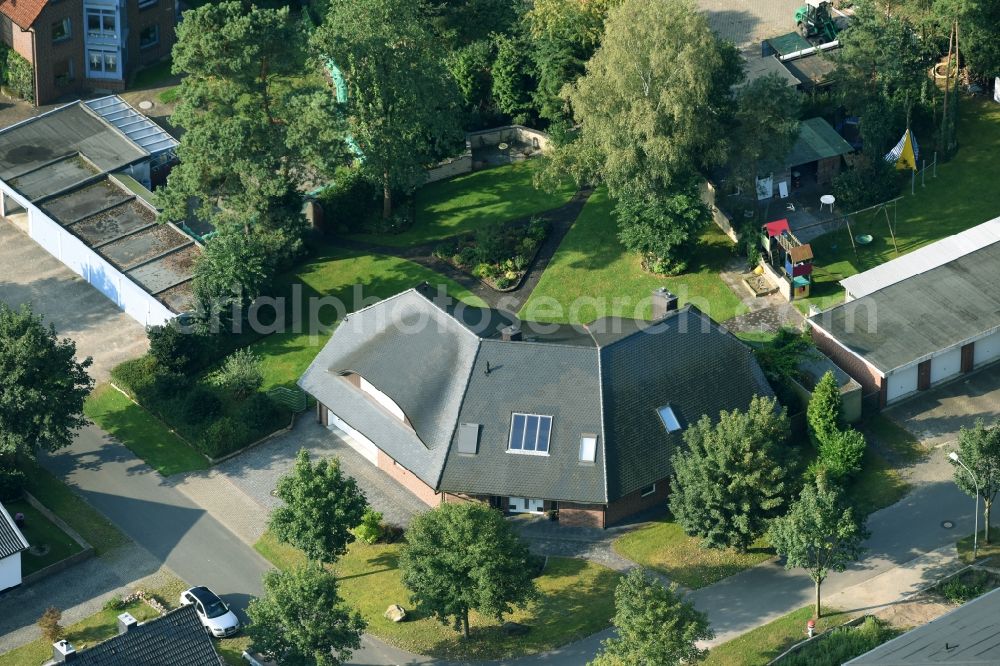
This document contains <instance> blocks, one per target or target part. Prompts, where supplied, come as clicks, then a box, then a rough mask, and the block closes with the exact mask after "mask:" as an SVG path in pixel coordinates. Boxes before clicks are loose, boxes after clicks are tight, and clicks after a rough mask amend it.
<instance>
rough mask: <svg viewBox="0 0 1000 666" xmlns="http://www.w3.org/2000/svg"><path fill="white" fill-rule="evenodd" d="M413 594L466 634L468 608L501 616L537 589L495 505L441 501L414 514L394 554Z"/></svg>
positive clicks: (520, 545)
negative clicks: (396, 555)
mask: <svg viewBox="0 0 1000 666" xmlns="http://www.w3.org/2000/svg"><path fill="white" fill-rule="evenodd" d="M399 568H400V571H401V572H402V577H403V584H404V585H406V587H407V588H408V589H409V590H410V593H411V595H412V599H413V600H414V601H415V602H416V603H417V604H418V605H419V607H420V608H423V609H425V610H426V611H427V612H429V613H431V614H432V615H433V616H434V617H436V618H438V619H439V620H440V621H441V622H448V621H451V622H452V623H453V626H454V627H455V629H456V630H458V629H460V630H461V631H462V634H463V635H464V636H465V637H466V638H468V637H469V611H470V610H474V611H476V612H478V613H480V614H482V615H487V616H490V617H494V618H496V619H497V621H499V620H501V619H502V618H503V616H504V615H505V614H508V613H511V612H512V611H513V610H514V607H515V606H516V607H524V605H525V604H527V603H528V602H529V601H531V600H532V599H534V598H535V597H536V596H537V594H538V591H537V589H536V587H535V583H534V581H533V580H532V566H531V557H530V555H529V553H528V547H527V545H525V543H524V542H523V541H522V540H521V538H520V537H519V536H518V535H517V534H516V533H515V532H514V530H513V528H512V527H511V525H510V523H508V522H507V521H506V520H505V519H504V517H503V516H502V515H500V513H499V512H498V511H496V510H495V509H492V508H490V507H488V506H485V505H483V504H478V503H467V504H442V505H441V506H439V507H438V508H436V509H434V510H432V511H428V512H426V513H423V514H421V515H419V516H417V517H416V518H415V519H414V520H413V522H412V523H411V524H410V528H409V529H408V530H407V531H406V545H405V546H404V547H403V550H402V552H401V553H400V556H399Z"/></svg>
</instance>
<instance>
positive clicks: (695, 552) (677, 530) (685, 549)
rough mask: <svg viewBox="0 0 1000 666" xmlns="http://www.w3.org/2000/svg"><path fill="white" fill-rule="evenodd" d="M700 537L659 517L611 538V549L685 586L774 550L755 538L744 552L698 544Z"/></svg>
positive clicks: (746, 564) (740, 568)
mask: <svg viewBox="0 0 1000 666" xmlns="http://www.w3.org/2000/svg"><path fill="white" fill-rule="evenodd" d="M699 542H700V539H698V538H697V537H690V536H688V535H686V534H684V530H683V529H682V528H681V526H680V525H678V524H677V523H675V522H674V521H672V520H667V519H666V518H662V519H659V520H656V521H653V522H652V523H651V524H649V525H646V526H645V527H640V528H639V529H636V530H633V531H631V532H628V533H627V534H624V535H622V536H620V537H618V538H617V539H615V541H614V549H615V551H616V552H617V553H618V554H620V555H622V556H624V557H627V558H628V559H630V560H632V561H633V562H637V563H639V564H641V565H643V566H645V567H648V568H650V569H655V570H657V571H660V572H662V573H663V574H664V575H665V576H666V577H667V578H669V579H670V580H672V581H675V582H677V583H679V584H680V585H683V586H684V587H686V588H688V589H692V590H695V589H698V588H699V587H705V586H706V585H711V584H712V583H716V582H718V581H720V580H722V579H723V578H728V577H729V576H732V575H733V574H736V573H739V572H740V571H743V570H744V569H749V568H750V567H752V566H755V565H757V564H760V563H761V562H763V561H765V560H768V559H770V558H771V557H773V556H774V551H773V550H771V548H770V547H769V546H768V545H767V543H766V542H765V541H763V540H758V541H757V543H755V544H754V545H753V546H752V547H751V548H750V550H749V551H748V552H746V553H739V552H737V551H735V550H732V549H728V548H727V549H715V548H702V547H701V546H700V545H699Z"/></svg>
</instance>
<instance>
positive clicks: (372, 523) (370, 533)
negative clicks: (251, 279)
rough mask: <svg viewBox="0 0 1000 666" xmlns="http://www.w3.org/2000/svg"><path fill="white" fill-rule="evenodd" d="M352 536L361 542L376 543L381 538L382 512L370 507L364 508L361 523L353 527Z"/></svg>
mask: <svg viewBox="0 0 1000 666" xmlns="http://www.w3.org/2000/svg"><path fill="white" fill-rule="evenodd" d="M354 536H355V537H357V539H358V541H361V542H362V543H367V544H369V545H371V544H373V543H378V541H379V539H381V538H382V514H381V513H379V512H378V511H376V510H375V509H372V508H371V507H368V508H367V509H365V515H364V516H363V517H362V518H361V524H360V525H358V526H357V527H355V528H354Z"/></svg>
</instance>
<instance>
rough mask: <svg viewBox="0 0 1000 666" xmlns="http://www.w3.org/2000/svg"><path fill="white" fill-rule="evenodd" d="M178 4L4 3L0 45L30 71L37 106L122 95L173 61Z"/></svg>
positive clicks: (144, 0) (166, 0)
mask: <svg viewBox="0 0 1000 666" xmlns="http://www.w3.org/2000/svg"><path fill="white" fill-rule="evenodd" d="M176 7H177V6H176V0H106V1H105V0H16V1H15V0H2V1H0V40H2V41H3V42H4V44H6V45H7V46H8V47H9V48H10V49H12V50H13V51H15V52H16V53H18V54H19V55H21V56H22V57H23V58H24V59H25V60H27V61H28V63H30V64H31V66H32V72H33V77H34V98H35V99H34V102H35V104H49V103H51V102H54V101H56V100H58V99H59V98H62V97H66V96H78V95H80V94H83V93H85V92H89V91H101V90H103V91H115V92H116V91H120V90H123V89H125V87H126V85H127V83H128V81H129V79H130V78H131V77H132V76H133V75H134V73H135V72H136V71H138V70H139V69H142V68H143V67H146V66H148V65H151V64H153V63H155V62H157V61H159V60H162V59H163V58H165V57H166V56H168V55H169V54H170V49H171V47H173V44H174V41H175V34H174V27H175V25H176V16H177V9H176Z"/></svg>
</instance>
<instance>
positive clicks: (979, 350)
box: [974, 331, 1000, 365]
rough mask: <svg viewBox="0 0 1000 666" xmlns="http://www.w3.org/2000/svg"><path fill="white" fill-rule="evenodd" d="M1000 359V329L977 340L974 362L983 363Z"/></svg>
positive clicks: (976, 363)
mask: <svg viewBox="0 0 1000 666" xmlns="http://www.w3.org/2000/svg"><path fill="white" fill-rule="evenodd" d="M997 359H1000V331H997V332H996V333H994V334H993V335H989V336H987V337H985V338H982V339H980V340H976V347H975V356H974V363H975V365H982V364H984V363H989V362H990V361H995V360H997Z"/></svg>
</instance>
